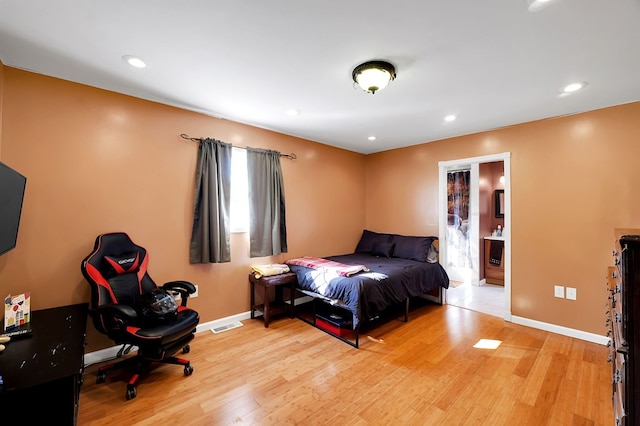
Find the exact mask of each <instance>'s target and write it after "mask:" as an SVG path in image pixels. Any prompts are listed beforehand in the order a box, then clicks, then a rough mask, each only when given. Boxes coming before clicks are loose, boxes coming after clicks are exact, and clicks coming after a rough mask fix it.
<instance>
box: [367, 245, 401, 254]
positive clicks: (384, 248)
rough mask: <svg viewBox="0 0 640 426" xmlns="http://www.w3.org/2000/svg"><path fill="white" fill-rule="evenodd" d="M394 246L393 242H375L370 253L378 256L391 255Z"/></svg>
mask: <svg viewBox="0 0 640 426" xmlns="http://www.w3.org/2000/svg"><path fill="white" fill-rule="evenodd" d="M395 246H396V245H395V244H394V243H377V244H376V245H374V246H373V250H371V254H372V255H374V256H378V257H391V256H392V255H393V248H394V247H395Z"/></svg>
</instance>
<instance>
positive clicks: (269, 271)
mask: <svg viewBox="0 0 640 426" xmlns="http://www.w3.org/2000/svg"><path fill="white" fill-rule="evenodd" d="M289 271H290V269H289V266H288V265H285V264H282V263H270V264H268V265H253V266H251V273H252V274H253V275H254V276H255V277H256V279H260V278H262V277H270V276H272V275H280V274H286V273H287V272H289Z"/></svg>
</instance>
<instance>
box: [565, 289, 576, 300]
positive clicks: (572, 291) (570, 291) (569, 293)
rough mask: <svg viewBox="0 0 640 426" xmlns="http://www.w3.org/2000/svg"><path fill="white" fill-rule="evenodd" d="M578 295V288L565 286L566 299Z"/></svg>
mask: <svg viewBox="0 0 640 426" xmlns="http://www.w3.org/2000/svg"><path fill="white" fill-rule="evenodd" d="M577 297H578V290H577V289H575V288H573V287H567V299H569V300H576V299H577Z"/></svg>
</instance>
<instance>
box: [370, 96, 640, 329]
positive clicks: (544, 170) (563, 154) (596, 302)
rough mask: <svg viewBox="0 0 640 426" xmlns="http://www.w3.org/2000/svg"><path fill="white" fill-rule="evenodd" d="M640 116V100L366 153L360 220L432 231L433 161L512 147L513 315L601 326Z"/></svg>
mask: <svg viewBox="0 0 640 426" xmlns="http://www.w3.org/2000/svg"><path fill="white" fill-rule="evenodd" d="M638 117H640V102H636V103H632V104H627V105H621V106H617V107H612V108H606V109H601V110H597V111H592V112H588V113H584V114H577V115H572V116H567V117H561V118H555V119H549V120H543V121H537V122H532V123H527V124H521V125H517V126H513V127H509V128H504V129H500V130H495V131H491V132H484V133H479V134H474V135H468V136H464V137H459V138H453V139H449V140H443V141H438V142H431V143H427V144H422V145H418V146H414V147H409V148H404V149H398V150H393V151H387V152H382V153H378V154H373V155H370V156H368V157H367V163H366V191H367V199H366V206H367V207H366V227H367V228H369V229H373V230H380V231H398V232H405V233H417V234H431V233H436V234H437V232H438V220H437V218H438V195H437V187H438V161H446V160H455V159H460V158H468V157H475V156H481V155H487V154H495V153H500V152H507V151H508V152H511V155H512V157H511V188H512V193H511V194H512V205H511V209H512V210H511V211H512V216H513V217H512V229H511V232H512V233H511V235H512V264H511V265H512V300H511V303H512V313H513V315H516V316H521V317H525V318H530V319H533V320H538V321H543V322H546V323H550V324H556V325H560V326H565V327H569V328H573V329H577V330H583V331H587V332H592V333H597V334H600V335H604V334H605V327H604V316H603V315H604V304H605V300H606V297H607V296H606V292H605V276H606V268H607V266H609V265H611V262H612V258H611V250H612V248H613V244H614V237H613V229H614V228H616V227H629V228H637V227H638V226H640V214H639V213H638V212H640V197H639V196H638V189H639V188H640V174H638V173H637V162H638V159H639V158H640V144H639V143H638V137H639V136H640V120H638ZM555 284H558V285H564V286H570V287H576V288H577V296H578V297H577V300H576V301H569V300H564V299H557V298H554V297H553V286H554V285H555Z"/></svg>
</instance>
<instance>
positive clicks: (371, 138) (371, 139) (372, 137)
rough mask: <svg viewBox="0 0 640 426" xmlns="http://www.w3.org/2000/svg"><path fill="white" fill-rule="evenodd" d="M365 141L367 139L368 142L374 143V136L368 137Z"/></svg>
mask: <svg viewBox="0 0 640 426" xmlns="http://www.w3.org/2000/svg"><path fill="white" fill-rule="evenodd" d="M367 139H369V140H370V141H375V140H376V137H375V136H369V137H368V138H367Z"/></svg>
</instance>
